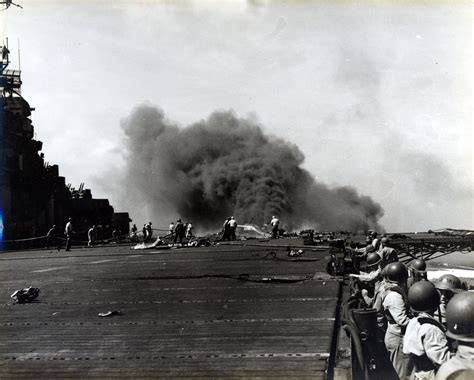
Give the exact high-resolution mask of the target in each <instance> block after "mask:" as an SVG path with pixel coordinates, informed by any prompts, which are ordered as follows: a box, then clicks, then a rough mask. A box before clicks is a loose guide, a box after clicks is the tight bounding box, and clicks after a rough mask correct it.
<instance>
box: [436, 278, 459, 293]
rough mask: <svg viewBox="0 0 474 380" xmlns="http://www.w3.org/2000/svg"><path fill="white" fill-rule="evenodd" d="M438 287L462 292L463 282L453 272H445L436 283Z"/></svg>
mask: <svg viewBox="0 0 474 380" xmlns="http://www.w3.org/2000/svg"><path fill="white" fill-rule="evenodd" d="M436 288H437V289H440V290H450V291H452V292H454V293H458V292H461V291H462V290H463V289H462V282H461V280H460V279H459V278H457V277H456V276H455V275H453V274H443V275H442V276H441V277H440V278H439V279H438V282H437V283H436Z"/></svg>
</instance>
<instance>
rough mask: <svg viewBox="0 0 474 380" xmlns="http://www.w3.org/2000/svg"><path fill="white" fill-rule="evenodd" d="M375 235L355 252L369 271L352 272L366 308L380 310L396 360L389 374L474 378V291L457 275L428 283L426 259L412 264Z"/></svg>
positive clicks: (383, 338) (381, 337) (383, 335)
mask: <svg viewBox="0 0 474 380" xmlns="http://www.w3.org/2000/svg"><path fill="white" fill-rule="evenodd" d="M376 239H377V236H376V235H375V236H374V235H372V236H371V237H370V239H368V241H367V246H366V247H365V248H363V249H358V250H356V251H357V252H356V253H357V254H359V255H362V256H364V257H365V259H366V262H367V268H368V269H367V272H361V273H360V274H351V275H350V276H351V278H352V285H353V289H355V293H356V294H358V295H359V296H360V297H361V298H362V299H363V304H364V306H365V307H369V308H373V309H375V310H376V311H377V325H378V334H377V336H378V343H379V344H380V345H381V346H385V348H386V351H387V352H388V359H389V360H388V361H389V362H390V363H391V367H390V364H389V365H388V368H387V371H388V372H386V373H385V374H384V377H386V378H390V375H388V373H392V378H397V377H398V378H399V379H407V378H410V379H419V380H427V379H435V378H436V379H474V293H473V292H468V291H466V290H465V287H464V285H463V283H462V282H461V280H460V279H459V278H457V277H456V276H454V275H452V274H446V275H443V276H441V277H440V278H439V279H438V281H437V282H435V283H432V282H430V281H428V279H427V272H426V263H425V262H424V261H423V260H420V259H415V260H413V261H412V262H411V263H410V265H409V267H408V268H407V267H406V266H405V265H404V264H403V263H402V262H399V261H398V255H397V253H396V251H395V249H393V248H391V247H390V240H389V239H388V238H387V237H383V238H382V239H380V241H377V240H378V239H377V240H376ZM456 347H457V349H456ZM388 361H387V362H388ZM392 367H393V368H392ZM395 373H396V375H395Z"/></svg>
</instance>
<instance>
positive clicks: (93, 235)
mask: <svg viewBox="0 0 474 380" xmlns="http://www.w3.org/2000/svg"><path fill="white" fill-rule="evenodd" d="M87 237H88V238H89V241H88V242H87V245H88V246H89V247H92V246H93V245H94V244H95V241H96V229H95V224H94V225H93V226H92V227H91V228H89V231H87Z"/></svg>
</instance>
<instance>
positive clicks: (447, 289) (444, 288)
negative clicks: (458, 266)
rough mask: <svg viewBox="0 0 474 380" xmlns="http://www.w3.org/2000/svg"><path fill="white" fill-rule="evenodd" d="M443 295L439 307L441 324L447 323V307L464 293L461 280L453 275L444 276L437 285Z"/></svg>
mask: <svg viewBox="0 0 474 380" xmlns="http://www.w3.org/2000/svg"><path fill="white" fill-rule="evenodd" d="M435 286H436V289H438V291H439V293H440V295H441V302H440V305H439V311H438V313H437V315H438V318H439V320H440V321H441V323H443V324H445V323H446V307H447V305H448V302H449V300H450V299H451V298H453V296H454V295H455V294H457V293H459V292H462V291H463V286H462V282H461V280H460V279H459V278H458V277H456V276H455V275H453V274H444V275H442V276H441V277H440V278H439V279H438V282H436V284H435Z"/></svg>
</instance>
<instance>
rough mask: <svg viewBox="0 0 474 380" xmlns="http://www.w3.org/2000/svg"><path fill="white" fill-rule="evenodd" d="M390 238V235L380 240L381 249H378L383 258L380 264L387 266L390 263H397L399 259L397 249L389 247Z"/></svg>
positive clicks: (383, 266)
mask: <svg viewBox="0 0 474 380" xmlns="http://www.w3.org/2000/svg"><path fill="white" fill-rule="evenodd" d="M389 244H390V239H389V238H388V237H383V238H382V239H381V240H380V249H379V250H378V254H379V255H380V257H381V258H382V262H381V263H380V266H381V267H382V268H385V267H386V266H387V265H388V264H390V263H395V262H397V261H398V254H397V251H395V249H393V248H391V247H389Z"/></svg>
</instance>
